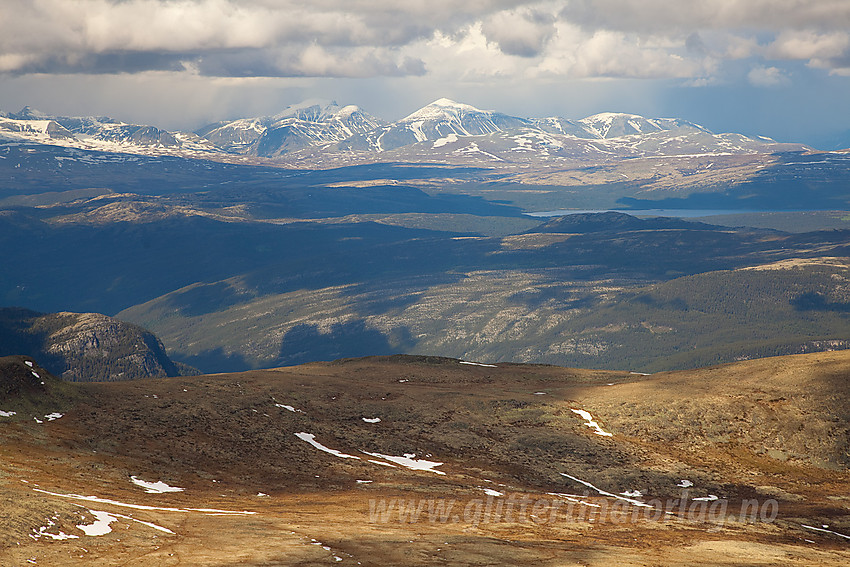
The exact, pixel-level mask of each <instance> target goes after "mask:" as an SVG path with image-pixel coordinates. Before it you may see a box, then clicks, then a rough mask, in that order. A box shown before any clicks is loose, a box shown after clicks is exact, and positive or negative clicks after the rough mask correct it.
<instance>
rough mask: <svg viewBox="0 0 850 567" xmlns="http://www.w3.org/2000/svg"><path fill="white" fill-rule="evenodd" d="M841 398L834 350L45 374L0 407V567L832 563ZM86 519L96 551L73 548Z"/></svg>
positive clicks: (846, 542) (849, 458) (79, 544)
mask: <svg viewBox="0 0 850 567" xmlns="http://www.w3.org/2000/svg"><path fill="white" fill-rule="evenodd" d="M24 364H25V361H24V359H19V360H14V361H11V362H9V363H8V364H7V366H6V367H4V368H3V369H2V370H3V375H4V376H6V375H9V374H10V373H11V374H14V375H16V376H25V373H26V372H29V370H27V369H26V368H23V366H22V365H24ZM34 368H35V369H36V372H38V371H39V369H38V367H37V365H34ZM10 369H12V370H10ZM22 369H23V370H24V371H25V372H24V373H23V374H22V373H21V372H20V371H21V370H22ZM848 384H850V353H848V352H840V353H819V354H813V355H801V356H794V357H782V358H771V359H762V360H755V361H748V362H743V363H737V364H733V365H725V366H719V367H712V368H706V369H701V370H695V371H687V372H675V373H663V374H657V375H653V376H644V375H637V374H630V373H626V372H604V371H595V370H594V371H590V370H573V369H566V368H559V367H552V366H533V365H519V364H498V365H495V366H483V365H472V364H461V363H460V362H459V361H456V360H451V359H443V358H435V357H411V356H404V357H375V358H366V359H355V360H343V361H337V362H333V363H315V364H309V365H304V366H298V367H288V368H281V369H277V370H268V371H252V372H245V373H240V374H228V375H209V376H200V377H183V378H167V379H157V380H144V381H134V382H124V383H91V384H79V385H76V384H75V385H69V384H63V383H60V382H57V381H55V380H53V379H51V378H49V377H48V379H47V380H45V385H44V387H43V388H35V389H31V390H27V391H25V392H23V393H21V392H18V393H16V394H14V395H7V396H6V397H3V398H0V410H3V411H4V412H10V411H16V412H17V413H16V414H15V415H13V416H9V417H0V436H2V445H0V502H2V507H0V564H2V565H16V566H17V565H22V566H23V565H30V564H38V565H63V566H64V565H69V566H73V565H104V566H105V565H140V566H141V565H163V566H165V565H168V566H171V565H204V566H225V565H327V564H337V563H339V564H341V565H519V564H536V565H613V564H617V565H847V564H848V561H850V539H848V538H844V537H842V536H841V535H837V534H845V535H848V534H850V497H848V496H847V495H848V494H850V491H848V488H850V475H848V469H847V465H848V463H850V454H848V412H849V411H850V410H848V407H850V406H848V403H847V402H848V388H850V386H848ZM72 386H73V387H72ZM286 406H289V407H286ZM290 408H291V409H290ZM292 410H295V411H292ZM573 410H585V411H588V412H590V414H591V416H592V419H593V420H595V421H596V422H597V424H598V425H599V427H600V431H601V432H605V433H611V435H610V436H607V435H599V434H596V433H595V431H596V429H595V428H594V427H589V426H587V425H586V419H585V417H584V416H582V415H579V414H578V413H576V412H575V411H573ZM53 412H57V413H62V414H63V416H62V417H61V418H58V419H54V420H53V421H49V420H47V419H45V416H47V415H49V414H50V413H53ZM34 418H38V419H39V420H41V421H43V423H37V422H36V420H35V419H34ZM364 418H366V419H368V420H369V422H367V421H365V420H364ZM374 418H380V421H378V422H374V423H372V422H373V421H375V420H374ZM296 433H309V434H312V435H314V436H315V437H314V441H315V442H317V443H319V444H321V445H322V446H324V447H327V448H329V449H330V450H335V451H339V452H340V453H342V454H344V455H349V456H351V457H358V458H356V459H355V458H344V457H340V456H336V455H333V454H329V453H327V452H324V451H322V450H320V449H318V448H316V447H315V446H313V445H311V444H310V443H308V442H306V441H305V440H302V439H301V438H299V437H297V436H296ZM366 452H368V453H371V454H372V455H369V454H367V453H366ZM405 454H408V455H409V454H415V457H413V458H415V459H417V460H418V459H425V460H428V461H433V462H439V463H443V464H441V465H436V466H434V467H433V470H410V469H408V468H405V467H403V466H401V464H400V463H399V462H398V460H396V461H393V460H392V459H389V457H402V456H403V455H405ZM376 455H381V456H376ZM371 461H378V462H380V463H383V464H377V463H375V462H371ZM402 462H404V461H402ZM388 465H395V466H392V467H391V466H388ZM435 471H440V472H443V473H445V474H439V473H438V472H435ZM567 475H568V476H567ZM131 476H134V477H136V478H138V479H142V480H144V481H148V482H156V481H162V482H164V483H166V484H168V485H170V486H173V487H180V488H183V489H184V490H183V491H180V492H170V493H162V494H155V493H153V494H152V493H146V492H145V491H144V490H143V488H141V487H140V486H137V485H135V484H134V483H133V482H132V481H131V478H130V477H131ZM685 480H687V481H688V483H691V486H687V487H683V486H680V485H684V484H688V483H684V482H683V481H685ZM358 481H368V482H358ZM485 490H486V491H487V492H485ZM635 490H637V491H640V495H639V496H638V495H636V494H635V493H634V492H631V491H635ZM625 492H628V495H623V494H621V493H625ZM553 493H554V494H553ZM555 494H560V496H558V495H555ZM91 497H96V499H92V498H91ZM714 497H717V499H716V500H715V499H713V498H714ZM694 498H707V499H709V498H710V499H711V500H694ZM683 499H684V503H683V502H682V500H683ZM642 504H643V505H642ZM400 505H401V507H402V508H403V509H402V510H399V506H400ZM742 505H743V508H742ZM410 506H412V508H409V507H410ZM417 507H419V509H418V511H416V508H417ZM202 509H207V510H202ZM248 512H250V513H248ZM96 513H99V514H101V517H102V514H103V513H108V514H110V515H111V517H112V519H113V520H114V521H112V522H111V524H110V528H111V531H110V532H109V533H107V534H105V535H100V536H92V535H86V533H85V531H84V530H83V529H82V528H81V527H80V526H84V527H88V526H90V525H92V524H93V523H95V520H96V519H97V516H98V514H96ZM143 522H144V523H143ZM804 526H810V528H806V527H804ZM825 526H826V527H825ZM812 528H818V529H812ZM169 532H170V533H169ZM59 534H65V535H66V536H77V537H76V538H72V539H53V537H51V535H52V536H54V537H55V536H59Z"/></svg>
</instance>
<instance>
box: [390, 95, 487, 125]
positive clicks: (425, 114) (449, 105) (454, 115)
mask: <svg viewBox="0 0 850 567" xmlns="http://www.w3.org/2000/svg"><path fill="white" fill-rule="evenodd" d="M467 114H492V113H491V112H490V111H487V110H481V109H479V108H475V107H474V106H472V105H470V104H464V103H462V102H455V101H453V100H451V99H448V98H440V99H437V100H435V101H434V102H432V103H431V104H429V105H426V106H423V107H422V108H420V109H419V110H417V111H416V112H414V113H412V114H410V115H408V116H406V117H405V118H402V119H401V121H402V122H404V121H408V120H446V119H449V120H452V119H454V120H456V119H458V118H460V117H462V116H464V115H467Z"/></svg>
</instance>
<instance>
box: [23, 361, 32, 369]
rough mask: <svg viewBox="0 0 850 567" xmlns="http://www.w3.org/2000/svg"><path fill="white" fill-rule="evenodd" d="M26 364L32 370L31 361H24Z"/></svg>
mask: <svg viewBox="0 0 850 567" xmlns="http://www.w3.org/2000/svg"><path fill="white" fill-rule="evenodd" d="M24 364H26V365H27V366H29V367H30V368H32V362H30V361H29V360H25V361H24Z"/></svg>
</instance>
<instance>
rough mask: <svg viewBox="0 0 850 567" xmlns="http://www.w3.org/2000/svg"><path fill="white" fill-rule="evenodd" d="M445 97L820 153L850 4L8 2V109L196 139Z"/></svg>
mask: <svg viewBox="0 0 850 567" xmlns="http://www.w3.org/2000/svg"><path fill="white" fill-rule="evenodd" d="M442 97H447V98H451V99H454V100H457V101H461V102H465V103H468V104H472V105H474V106H476V107H479V108H482V109H487V110H497V111H500V112H505V113H507V114H512V115H515V116H523V117H542V116H564V117H567V118H583V117H585V116H588V115H591V114H595V113H598V112H629V113H634V114H641V115H644V116H648V117H677V118H683V119H686V120H690V121H692V122H696V123H699V124H701V125H703V126H705V127H707V128H709V129H711V130H713V131H715V132H742V133H745V134H759V135H766V136H770V137H773V138H775V139H777V140H780V141H800V142H806V143H810V144H813V145H817V146H823V145H824V144H827V143H829V141H830V140H831V139H832V138H833V137H836V136H839V135H841V134H842V133H843V134H845V135H847V134H850V0H561V1H543V2H540V1H537V2H523V1H509V0H464V1H461V2H458V1H457V0H311V1H293V0H0V110H5V111H17V110H19V109H20V108H21V107H23V106H24V105H30V106H32V107H35V108H38V109H40V110H42V111H44V112H46V113H48V114H53V115H109V116H113V117H115V118H119V119H121V120H124V121H128V122H138V123H144V124H152V125H156V126H159V127H162V128H168V129H195V128H198V127H200V126H202V125H204V124H207V123H210V122H213V121H217V120H222V119H232V118H239V117H248V116H262V115H271V114H275V113H277V112H279V111H280V110H282V109H283V108H285V107H286V106H287V105H289V104H294V103H298V102H300V101H302V100H305V99H313V98H319V99H326V100H335V101H337V102H338V103H340V104H356V105H358V106H360V107H361V108H363V109H364V110H365V111H367V112H369V113H371V114H374V115H375V116H378V117H380V118H384V119H387V120H395V119H398V118H402V117H404V116H406V115H407V114H409V113H411V112H413V111H414V110H416V109H418V108H420V107H422V106H424V105H426V104H428V103H429V102H431V101H433V100H435V99H438V98H442ZM847 143H848V145H850V137H848V142H847Z"/></svg>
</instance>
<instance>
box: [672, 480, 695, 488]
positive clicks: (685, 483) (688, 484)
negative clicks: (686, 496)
mask: <svg viewBox="0 0 850 567" xmlns="http://www.w3.org/2000/svg"><path fill="white" fill-rule="evenodd" d="M693 485H694V483H693V482H691V481H689V480H685V479H682V480H680V481H679V484H677V485H676V486H678V487H679V488H690V487H692V486H693Z"/></svg>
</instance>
